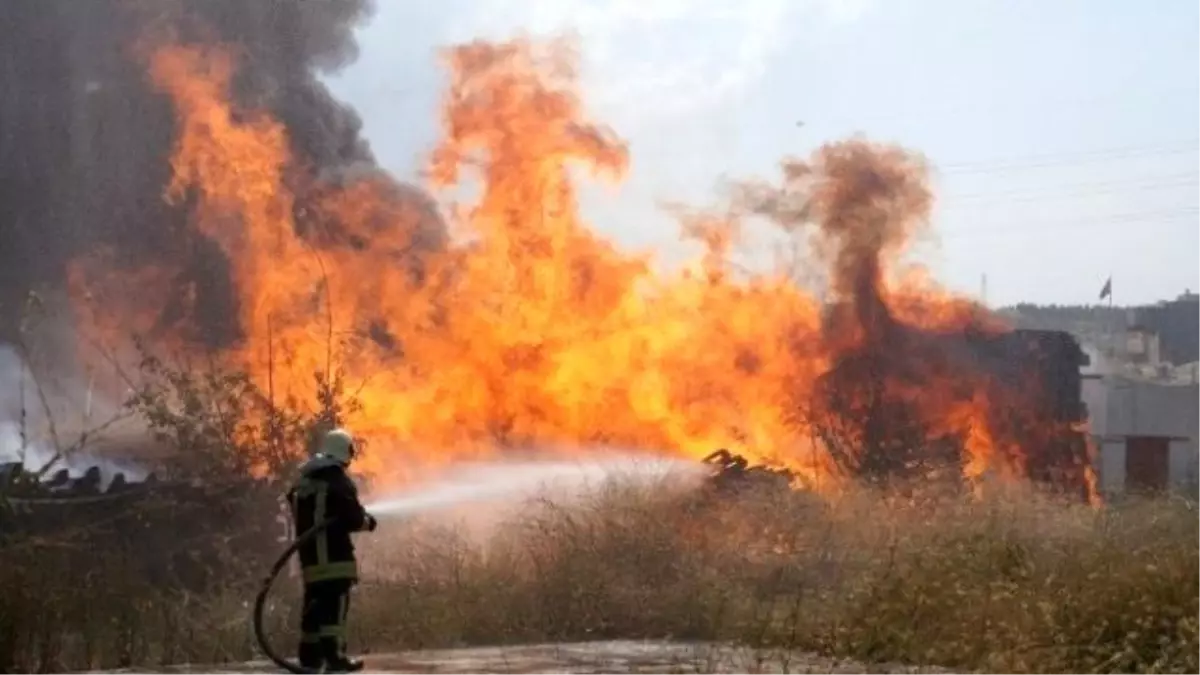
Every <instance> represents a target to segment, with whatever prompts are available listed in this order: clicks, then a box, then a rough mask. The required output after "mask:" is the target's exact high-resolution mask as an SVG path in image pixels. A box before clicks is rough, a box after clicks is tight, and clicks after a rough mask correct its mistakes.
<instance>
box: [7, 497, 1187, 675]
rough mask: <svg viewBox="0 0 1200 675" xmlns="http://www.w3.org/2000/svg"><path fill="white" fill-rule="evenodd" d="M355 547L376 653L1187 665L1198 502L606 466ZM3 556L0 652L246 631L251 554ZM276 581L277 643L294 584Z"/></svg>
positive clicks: (236, 643) (360, 598) (68, 665)
mask: <svg viewBox="0 0 1200 675" xmlns="http://www.w3.org/2000/svg"><path fill="white" fill-rule="evenodd" d="M361 553H362V555H363V557H364V559H365V560H366V561H367V562H366V567H367V571H368V577H367V579H365V580H364V582H363V584H362V585H361V586H360V588H359V590H358V592H357V594H356V596H355V599H354V602H355V603H356V606H355V611H354V618H353V626H352V632H353V633H354V635H355V640H356V641H357V642H358V646H359V648H369V649H371V650H373V651H384V650H393V649H403V648H418V647H444V646H457V645H465V644H470V645H479V644H502V643H518V642H533V641H539V642H540V641H556V640H587V639H603V638H671V639H680V640H722V641H733V642H738V643H741V644H745V645H749V646H754V647H764V648H766V647H787V648H796V649H806V650H814V651H819V652H823V653H829V654H837V655H842V656H848V657H854V658H857V659H860V660H863V661H876V662H881V661H896V662H908V663H925V664H939V665H943V666H947V667H951V668H955V669H959V670H984V671H1010V672H1011V671H1017V672H1022V671H1046V672H1068V671H1070V672H1093V671H1105V672H1196V671H1197V668H1198V663H1197V652H1198V649H1200V645H1198V643H1197V613H1198V611H1200V607H1198V598H1200V587H1198V574H1200V569H1198V541H1197V513H1196V509H1195V506H1194V503H1192V502H1186V501H1183V500H1176V499H1167V498H1162V499H1157V500H1145V501H1130V502H1127V503H1123V504H1117V505H1113V506H1112V507H1110V508H1108V509H1106V510H1104V511H1101V512H1095V511H1092V510H1090V509H1088V508H1086V507H1078V506H1069V505H1063V504H1060V503H1055V502H1053V501H1052V500H1048V499H1046V498H1042V497H1038V496H1036V495H1032V494H1007V495H1003V496H998V497H994V498H991V499H987V500H983V501H977V502H973V501H967V500H961V499H957V500H956V499H946V500H942V501H936V502H934V501H925V502H922V503H920V504H916V503H913V502H912V501H911V500H900V499H895V498H892V499H888V498H885V497H882V496H880V495H878V494H871V493H865V492H864V493H860V494H854V495H849V496H846V497H845V498H843V499H841V500H839V501H837V502H836V503H825V502H822V501H818V500H816V499H813V498H811V497H809V496H806V495H803V494H793V495H786V496H778V495H776V496H773V497H769V498H758V499H751V498H743V499H739V500H705V499H702V498H700V497H697V496H696V495H694V494H686V493H684V492H681V491H672V490H670V489H664V488H662V487H658V488H645V487H631V486H628V485H616V484H614V485H609V486H607V487H606V488H604V489H603V490H601V491H600V492H599V493H597V494H596V495H595V496H593V497H591V498H589V500H588V501H587V502H586V503H585V504H583V505H581V506H577V507H571V508H567V507H563V506H557V505H555V504H552V503H546V502H539V503H534V504H531V505H529V506H528V507H527V508H525V509H524V510H522V511H521V514H520V516H519V517H516V518H512V519H509V520H507V521H506V522H504V523H503V524H502V525H501V526H499V527H496V528H491V529H489V530H488V531H487V535H486V536H481V535H480V534H479V533H478V532H468V531H467V530H466V529H464V528H459V527H455V526H447V525H446V523H444V522H433V521H416V520H414V521H409V522H394V521H389V522H385V524H384V527H383V529H382V530H381V531H380V533H378V535H377V536H376V537H375V538H373V539H369V540H368V539H364V540H363V543H362V546H361ZM0 557H2V558H3V560H0V563H2V564H3V566H2V567H0V577H2V578H0V583H3V585H4V588H5V589H6V592H5V594H4V595H3V596H2V597H0V670H4V671H13V670H17V671H22V670H24V671H37V670H62V669H80V668H96V667H111V666H120V665H130V664H145V665H156V664H163V663H168V662H179V661H191V662H214V661H229V660H242V659H245V658H248V657H250V656H251V655H252V653H253V649H252V645H251V644H250V642H249V634H248V629H247V626H246V616H247V615H248V607H245V606H244V605H243V602H244V601H246V600H249V599H250V597H251V596H252V594H253V579H254V577H255V576H256V575H257V574H258V573H260V571H261V568H260V567H256V568H255V569H253V570H247V572H248V574H247V575H246V576H245V577H243V578H237V579H231V580H230V581H229V583H228V585H227V586H226V587H223V588H221V589H219V590H213V591H211V592H209V593H205V594H201V595H194V594H193V595H189V594H183V593H180V592H179V591H177V590H171V589H166V590H153V589H150V588H148V587H147V586H146V585H145V584H143V583H141V582H140V580H139V579H138V578H135V577H133V576H131V574H130V572H129V569H130V566H129V565H128V564H125V563H123V561H121V560H120V559H119V557H116V556H109V555H99V554H98V555H93V556H91V557H90V558H89V559H88V560H87V561H86V562H87V564H86V565H80V563H79V561H78V559H77V557H75V556H68V555H66V554H65V553H64V552H62V551H59V550H56V549H55V548H54V547H53V546H52V545H51V544H50V543H42V544H38V545H36V546H34V545H32V544H30V545H25V546H22V547H15V548H14V547H9V548H7V549H5V550H4V551H3V552H0ZM72 560H74V561H75V562H70V561H72ZM256 564H257V563H256ZM283 585H284V586H285V587H287V586H289V584H287V583H286V582H285V583H284V584H283ZM9 589H14V590H9ZM279 597H280V604H281V606H280V607H278V608H277V609H276V610H275V611H274V612H272V614H271V620H272V622H273V623H274V624H275V635H276V640H277V641H278V642H277V644H278V645H279V647H281V648H285V649H287V650H289V651H290V649H291V647H292V641H293V640H294V632H293V630H292V629H291V627H290V626H291V622H292V621H294V614H293V613H292V612H293V610H292V609H291V608H290V606H289V600H290V599H291V598H292V596H291V594H290V593H289V592H288V591H286V590H285V591H284V592H281V593H280V596H279Z"/></svg>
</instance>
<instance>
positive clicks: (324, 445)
mask: <svg viewBox="0 0 1200 675" xmlns="http://www.w3.org/2000/svg"><path fill="white" fill-rule="evenodd" d="M354 451H355V448H354V437H353V436H351V435H350V432H349V431H346V430H345V429H332V430H330V431H327V432H325V436H324V437H322V438H321V445H320V446H319V447H318V449H317V454H318V455H324V456H325V457H328V458H330V459H332V460H334V461H337V462H340V463H341V464H349V463H350V460H352V459H354Z"/></svg>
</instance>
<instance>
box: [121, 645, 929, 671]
mask: <svg viewBox="0 0 1200 675" xmlns="http://www.w3.org/2000/svg"><path fill="white" fill-rule="evenodd" d="M363 658H364V659H365V661H366V665H367V667H366V671H367V672H374V673H941V672H950V671H946V670H942V669H936V668H917V667H912V666H902V665H896V664H873V665H868V664H863V663H857V662H853V661H845V660H837V659H831V658H827V657H822V656H817V655H815V654H806V653H801V652H787V651H761V650H751V649H747V648H740V647H731V646H722V645H714V644H704V643H678V642H641V641H610V642H587V643H573V644H546V645H526V646H510V647H472V648H464V649H440V650H427V651H414V652H401V653H392V654H366V655H364V656H363ZM108 672H123V673H136V672H167V673H268V672H277V669H275V668H274V667H273V666H271V665H270V664H269V663H267V662H265V661H254V662H249V663H245V664H233V665H228V664H226V665H212V664H208V665H194V666H177V667H173V668H168V669H165V670H154V671H150V670H121V671H108Z"/></svg>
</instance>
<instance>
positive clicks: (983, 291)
mask: <svg viewBox="0 0 1200 675" xmlns="http://www.w3.org/2000/svg"><path fill="white" fill-rule="evenodd" d="M979 302H980V303H981V304H982V305H983V306H984V307H987V306H988V300H987V272H984V273H983V276H981V277H980V279H979Z"/></svg>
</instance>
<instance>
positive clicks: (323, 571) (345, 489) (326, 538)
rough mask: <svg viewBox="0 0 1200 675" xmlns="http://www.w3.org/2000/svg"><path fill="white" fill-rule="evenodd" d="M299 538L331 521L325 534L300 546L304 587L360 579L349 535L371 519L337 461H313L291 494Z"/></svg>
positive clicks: (289, 495)
mask: <svg viewBox="0 0 1200 675" xmlns="http://www.w3.org/2000/svg"><path fill="white" fill-rule="evenodd" d="M288 503H289V504H291V507H292V518H293V521H294V522H295V526H296V534H297V536H298V535H300V534H303V533H304V532H307V531H308V530H309V529H310V528H311V527H313V525H315V524H317V523H320V522H322V521H324V520H326V519H328V518H333V519H334V520H333V522H332V523H331V524H330V525H329V527H327V528H326V529H325V531H323V532H321V533H320V534H318V535H317V536H316V537H313V538H312V539H311V540H310V541H309V542H308V543H307V544H305V545H304V546H301V547H300V551H299V553H300V567H301V570H302V573H303V576H304V583H305V584H312V583H316V582H319V581H331V580H335V579H350V580H353V579H357V578H358V563H357V561H356V559H355V557H354V543H353V542H351V541H350V533H352V532H359V531H361V530H364V529H366V528H367V526H368V523H369V522H370V517H369V516H368V515H367V513H366V511H365V510H364V509H363V505H362V503H361V502H360V501H359V500H358V488H357V487H355V485H354V481H352V480H350V476H348V475H347V474H346V469H345V467H344V466H343V465H342V464H341V463H340V462H338V461H336V460H334V459H331V458H329V457H324V456H320V455H318V456H316V457H314V458H312V459H310V460H309V461H308V462H306V463H305V464H304V466H303V467H301V469H300V478H299V479H298V480H297V481H296V483H295V485H294V486H293V487H292V489H291V490H290V491H289V492H288Z"/></svg>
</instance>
